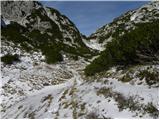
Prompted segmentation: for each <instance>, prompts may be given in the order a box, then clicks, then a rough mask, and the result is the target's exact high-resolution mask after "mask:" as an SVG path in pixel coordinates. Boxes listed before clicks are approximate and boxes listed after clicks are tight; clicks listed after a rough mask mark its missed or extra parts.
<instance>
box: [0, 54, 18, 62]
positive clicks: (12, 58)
mask: <svg viewBox="0 0 160 120" xmlns="http://www.w3.org/2000/svg"><path fill="white" fill-rule="evenodd" d="M1 61H2V62H4V63H5V64H13V62H20V59H19V56H18V55H17V54H15V55H10V54H7V55H5V56H3V57H1Z"/></svg>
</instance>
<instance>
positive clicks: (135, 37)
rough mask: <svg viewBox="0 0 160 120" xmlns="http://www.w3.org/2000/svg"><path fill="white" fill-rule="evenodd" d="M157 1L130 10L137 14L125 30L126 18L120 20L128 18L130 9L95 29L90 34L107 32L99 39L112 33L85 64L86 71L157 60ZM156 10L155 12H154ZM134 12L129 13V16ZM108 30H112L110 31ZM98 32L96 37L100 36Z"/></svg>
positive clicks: (150, 62) (101, 34) (91, 72)
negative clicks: (91, 59)
mask: <svg viewBox="0 0 160 120" xmlns="http://www.w3.org/2000/svg"><path fill="white" fill-rule="evenodd" d="M157 4H158V2H151V3H149V4H148V5H144V6H143V7H141V8H140V9H138V10H135V11H132V13H134V14H133V15H134V16H135V14H136V18H135V19H134V20H133V19H132V20H129V22H130V27H129V29H127V30H126V27H127V26H126V24H129V22H122V20H126V19H128V15H130V14H128V13H130V12H127V13H126V14H124V16H121V17H119V18H117V19H116V20H114V21H113V22H112V23H110V24H109V25H107V26H110V27H109V28H108V27H107V26H106V27H107V28H105V29H106V30H105V29H104V27H103V28H101V29H100V30H98V31H99V32H98V33H96V34H93V35H98V36H99V35H100V37H102V36H103V34H106V35H107V36H105V37H104V38H103V39H101V40H104V41H106V40H108V37H112V40H110V41H108V42H107V44H106V45H105V46H106V48H105V50H104V51H103V52H101V54H100V57H98V58H97V59H95V60H94V61H93V62H92V63H91V64H90V65H89V66H87V68H86V69H85V72H86V74H87V75H93V74H95V73H96V72H101V71H103V70H107V69H108V68H109V67H112V66H116V65H125V66H127V65H134V64H155V63H158V54H159V45H158V44H157V43H158V41H159V36H158V34H157V33H159V28H158V26H159V21H158V18H157V12H158V9H157ZM153 8H154V9H153ZM143 10H145V11H148V12H144V11H143ZM155 10H156V14H153V13H155ZM140 11H143V12H140ZM153 11H154V12H153ZM142 13H143V14H142ZM126 15H127V16H126ZM133 15H130V17H131V18H132V17H133ZM144 18H145V19H144ZM141 19H142V20H141ZM118 23H120V24H118ZM122 25H123V26H122ZM115 26H116V27H115ZM120 26H121V27H120ZM111 28H112V29H111ZM120 28H121V29H120ZM108 30H112V33H111V34H109V33H108ZM122 33H123V34H122ZM98 36H97V39H99V37H98ZM102 44H103V43H102Z"/></svg>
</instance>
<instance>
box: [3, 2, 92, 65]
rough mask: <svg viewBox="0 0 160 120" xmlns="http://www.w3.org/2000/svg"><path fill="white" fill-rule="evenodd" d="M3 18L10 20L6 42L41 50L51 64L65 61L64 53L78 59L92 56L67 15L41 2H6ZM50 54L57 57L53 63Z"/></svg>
mask: <svg viewBox="0 0 160 120" xmlns="http://www.w3.org/2000/svg"><path fill="white" fill-rule="evenodd" d="M2 19H3V21H4V22H7V21H10V24H8V25H7V27H5V28H4V29H2V37H3V39H2V40H6V39H7V41H11V42H13V43H15V44H17V43H18V44H19V46H21V48H22V49H25V50H29V51H30V50H33V48H34V49H35V50H36V49H38V50H40V51H41V52H42V53H43V54H44V55H45V56H46V59H47V58H48V60H46V61H47V62H48V63H52V62H53V63H54V62H56V61H61V60H62V57H61V56H62V55H61V52H62V51H63V52H66V53H71V54H74V55H76V56H89V55H90V54H91V50H90V49H88V47H87V46H85V44H84V43H83V41H82V37H81V34H80V32H79V31H78V29H77V28H76V27H75V25H74V24H73V23H72V22H71V21H70V20H69V19H68V18H67V17H66V16H64V15H61V14H60V13H59V12H58V11H57V10H55V9H53V8H47V7H44V6H42V5H41V4H40V3H38V2H31V1H30V2H23V1H21V2H20V1H19V2H13V1H12V2H7V1H5V2H2ZM11 31H14V33H11ZM15 39H16V40H15ZM17 39H18V40H17ZM50 53H55V55H54V56H57V58H55V60H52V58H51V57H52V56H50V55H51V54H50Z"/></svg>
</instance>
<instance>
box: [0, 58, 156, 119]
mask: <svg viewBox="0 0 160 120" xmlns="http://www.w3.org/2000/svg"><path fill="white" fill-rule="evenodd" d="M20 64H24V63H23V62H22V63H17V64H14V65H12V66H5V67H4V66H2V81H1V82H2V83H3V86H2V95H1V97H2V98H1V99H2V104H1V108H2V111H1V114H2V118H156V116H153V115H152V114H150V113H148V112H147V111H145V108H147V106H148V104H149V103H151V104H153V106H155V107H156V108H158V87H149V86H147V85H146V84H145V82H143V83H142V84H140V85H139V84H137V83H136V80H134V79H133V80H132V82H121V81H118V77H120V76H121V75H122V73H121V72H122V71H121V70H118V71H117V70H116V68H112V69H111V70H109V71H107V75H97V76H94V77H85V76H84V75H83V69H84V68H85V66H86V65H87V64H88V63H87V62H86V61H85V60H84V59H83V58H81V59H79V60H78V61H74V60H71V59H65V61H64V62H61V63H57V64H55V65H47V64H45V63H40V64H38V65H37V66H34V67H32V68H30V67H28V69H24V70H22V69H20V68H17V67H18V66H20ZM154 67H156V68H157V67H158V66H154ZM139 68H145V66H144V67H143V66H142V67H139ZM136 70H138V69H137V68H136ZM108 74H110V75H109V76H108ZM137 79H138V78H137ZM133 82H135V84H133ZM128 101H129V102H130V103H128V104H127V102H128ZM130 104H131V105H130ZM132 107H133V108H132Z"/></svg>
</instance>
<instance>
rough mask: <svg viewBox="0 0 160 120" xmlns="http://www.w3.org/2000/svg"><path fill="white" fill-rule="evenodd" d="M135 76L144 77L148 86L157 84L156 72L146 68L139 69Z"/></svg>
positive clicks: (157, 76)
mask: <svg viewBox="0 0 160 120" xmlns="http://www.w3.org/2000/svg"><path fill="white" fill-rule="evenodd" d="M137 76H138V77H140V79H141V80H142V79H144V78H145V81H146V83H147V84H148V85H149V86H151V85H153V84H157V83H158V82H159V73H158V72H150V71H148V70H143V71H140V73H139V74H138V75H137Z"/></svg>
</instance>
